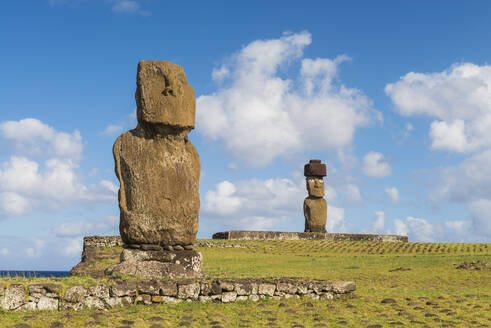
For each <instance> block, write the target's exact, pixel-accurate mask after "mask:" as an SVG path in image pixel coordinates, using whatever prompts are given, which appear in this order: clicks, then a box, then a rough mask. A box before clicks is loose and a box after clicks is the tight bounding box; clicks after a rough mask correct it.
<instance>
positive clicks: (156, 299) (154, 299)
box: [152, 295, 162, 303]
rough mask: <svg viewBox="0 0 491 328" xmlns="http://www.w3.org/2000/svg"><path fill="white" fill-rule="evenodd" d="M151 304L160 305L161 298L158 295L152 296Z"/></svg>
mask: <svg viewBox="0 0 491 328" xmlns="http://www.w3.org/2000/svg"><path fill="white" fill-rule="evenodd" d="M152 302H153V303H162V296H160V295H153V296H152Z"/></svg>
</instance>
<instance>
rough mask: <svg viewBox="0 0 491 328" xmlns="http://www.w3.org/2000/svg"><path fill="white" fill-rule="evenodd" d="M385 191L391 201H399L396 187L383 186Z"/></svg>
mask: <svg viewBox="0 0 491 328" xmlns="http://www.w3.org/2000/svg"><path fill="white" fill-rule="evenodd" d="M385 193H386V194H387V196H388V197H389V199H390V200H391V201H392V202H393V203H397V202H398V201H399V190H397V188H396V187H391V188H385Z"/></svg>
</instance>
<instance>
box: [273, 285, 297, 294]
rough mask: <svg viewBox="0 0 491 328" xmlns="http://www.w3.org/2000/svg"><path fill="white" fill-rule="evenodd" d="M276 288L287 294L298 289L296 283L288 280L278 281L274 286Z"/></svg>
mask: <svg viewBox="0 0 491 328" xmlns="http://www.w3.org/2000/svg"><path fill="white" fill-rule="evenodd" d="M276 289H277V290H278V291H279V292H282V293H287V294H296V293H297V290H298V288H297V286H296V285H294V284H292V283H288V282H279V283H278V284H277V286H276Z"/></svg>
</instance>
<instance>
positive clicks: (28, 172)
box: [0, 156, 118, 216]
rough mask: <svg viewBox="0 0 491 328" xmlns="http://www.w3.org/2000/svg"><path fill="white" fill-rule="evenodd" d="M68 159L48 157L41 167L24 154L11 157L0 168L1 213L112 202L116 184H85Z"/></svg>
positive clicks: (19, 212) (9, 213) (17, 213)
mask: <svg viewBox="0 0 491 328" xmlns="http://www.w3.org/2000/svg"><path fill="white" fill-rule="evenodd" d="M76 168H77V165H76V164H74V163H73V162H72V161H70V160H63V159H50V160H47V161H46V162H45V163H44V165H43V166H42V167H41V168H40V167H39V164H38V163H37V162H34V161H31V160H29V159H27V158H24V157H15V156H13V157H11V158H10V161H8V162H5V163H3V164H2V167H1V168H0V212H3V214H4V215H10V216H16V215H24V214H26V213H27V212H28V211H32V210H34V209H36V208H40V207H47V208H58V207H60V206H66V205H69V204H73V203H77V202H105V201H114V200H115V199H116V193H117V190H118V187H116V186H115V185H114V184H113V183H112V182H110V181H107V180H102V181H101V182H100V183H99V184H98V185H90V186H86V185H84V184H82V183H81V181H80V180H81V179H80V177H79V176H77V175H76V173H75V169H76Z"/></svg>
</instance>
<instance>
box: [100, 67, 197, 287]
mask: <svg viewBox="0 0 491 328" xmlns="http://www.w3.org/2000/svg"><path fill="white" fill-rule="evenodd" d="M135 99H136V105H137V119H138V125H137V127H136V128H135V129H133V130H130V131H128V132H126V133H123V134H122V135H121V136H119V137H118V139H117V140H116V142H115V143H114V147H113V155H114V161H115V171H116V176H117V177H118V179H119V183H120V189H119V208H120V224H119V230H120V234H121V238H122V240H123V242H124V244H125V246H124V250H123V253H122V254H121V263H120V264H118V265H116V266H115V267H114V268H112V269H111V270H109V274H111V273H113V274H114V273H118V274H134V275H137V276H143V277H152V278H153V277H157V278H158V277H171V278H173V277H199V276H201V275H202V274H201V263H202V256H201V253H199V252H196V251H193V250H192V248H193V243H194V242H195V240H196V233H197V231H198V215H199V207H200V198H199V191H198V187H199V177H200V160H199V155H198V152H197V151H196V149H195V148H194V146H193V144H192V143H191V142H190V141H189V140H188V133H189V132H190V131H191V129H193V128H194V122H195V95H194V90H193V88H192V87H191V86H190V85H189V84H188V81H187V79H186V75H185V74H184V70H183V69H182V67H180V66H178V65H176V64H173V63H170V62H165V61H144V60H142V61H140V63H139V64H138V71H137V88H136V93H135Z"/></svg>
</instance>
